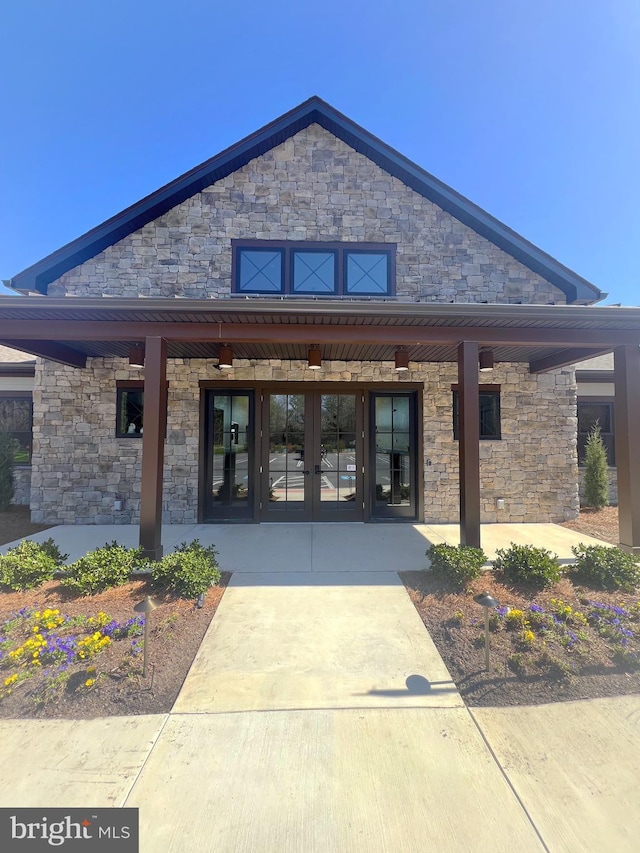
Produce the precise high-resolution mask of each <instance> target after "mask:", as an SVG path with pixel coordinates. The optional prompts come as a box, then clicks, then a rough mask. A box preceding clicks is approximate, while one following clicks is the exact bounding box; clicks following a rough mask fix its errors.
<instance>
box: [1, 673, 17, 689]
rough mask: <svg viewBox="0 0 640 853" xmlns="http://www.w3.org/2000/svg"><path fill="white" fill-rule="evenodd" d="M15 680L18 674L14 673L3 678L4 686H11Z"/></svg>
mask: <svg viewBox="0 0 640 853" xmlns="http://www.w3.org/2000/svg"><path fill="white" fill-rule="evenodd" d="M17 680H18V673H17V672H14V674H13V675H10V676H9V678H5V680H4V686H5V687H8V686H9V685H10V684H13V683H14V682H15V681H17Z"/></svg>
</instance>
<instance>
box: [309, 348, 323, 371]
mask: <svg viewBox="0 0 640 853" xmlns="http://www.w3.org/2000/svg"><path fill="white" fill-rule="evenodd" d="M307 366H308V368H309V370H320V368H321V367H322V353H321V352H320V347H319V346H318V345H317V344H313V346H310V347H309V351H308V353H307Z"/></svg>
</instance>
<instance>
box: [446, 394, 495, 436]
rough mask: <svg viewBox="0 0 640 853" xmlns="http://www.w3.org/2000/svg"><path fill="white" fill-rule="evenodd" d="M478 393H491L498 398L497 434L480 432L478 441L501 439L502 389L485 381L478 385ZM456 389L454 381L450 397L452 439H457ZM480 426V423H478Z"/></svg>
mask: <svg viewBox="0 0 640 853" xmlns="http://www.w3.org/2000/svg"><path fill="white" fill-rule="evenodd" d="M478 389H479V394H480V396H482V394H485V395H492V396H494V397H496V398H497V400H498V434H497V435H482V433H480V441H502V403H501V398H502V390H501V386H500V385H488V384H486V383H482V384H481V385H478ZM458 391H459V386H458V383H457V382H456V383H454V384H452V385H451V392H452V399H451V417H452V427H453V440H454V441H459V440H460V438H459V423H458V417H457V414H458V403H457V401H458ZM479 426H480V427H481V426H482V423H480V425H479Z"/></svg>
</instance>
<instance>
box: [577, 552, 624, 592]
mask: <svg viewBox="0 0 640 853" xmlns="http://www.w3.org/2000/svg"><path fill="white" fill-rule="evenodd" d="M571 550H572V551H573V553H574V555H575V558H576V565H575V570H574V571H575V575H576V578H577V580H579V581H580V582H581V583H586V584H587V585H588V586H593V587H595V588H596V589H621V590H623V591H624V592H633V591H634V590H635V589H637V588H638V586H640V565H638V563H637V561H636V559H635V558H634V557H632V556H631V554H627V553H625V552H624V551H622V550H621V549H620V548H613V547H611V548H608V547H607V546H606V545H583V544H582V543H581V544H580V545H575V546H574V547H573V548H572V549H571Z"/></svg>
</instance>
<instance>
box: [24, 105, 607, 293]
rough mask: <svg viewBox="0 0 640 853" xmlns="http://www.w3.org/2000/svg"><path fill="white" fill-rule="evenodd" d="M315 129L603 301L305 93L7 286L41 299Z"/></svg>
mask: <svg viewBox="0 0 640 853" xmlns="http://www.w3.org/2000/svg"><path fill="white" fill-rule="evenodd" d="M314 123H317V124H319V125H320V126H321V127H323V128H324V129H325V130H327V131H329V132H330V133H332V134H333V135H334V136H336V137H337V138H339V139H341V140H342V141H343V142H345V143H346V144H347V145H349V146H350V147H351V148H353V149H354V150H356V151H358V152H359V153H361V154H363V155H364V156H365V157H367V158H368V159H369V160H371V161H372V162H374V163H376V164H377V165H378V166H380V167H381V168H382V169H384V170H385V171H386V172H388V173H390V174H392V175H393V176H394V177H396V178H398V179H399V180H400V181H402V182H403V183H404V184H406V185H407V186H409V187H411V189H413V190H414V191H416V192H418V193H420V194H421V195H423V196H424V197H425V198H428V199H429V200H430V201H432V202H434V203H435V204H437V205H438V206H439V207H441V208H443V209H444V210H446V211H447V212H448V213H450V214H451V215H452V216H454V217H455V218H456V219H458V220H460V221H461V222H463V223H464V224H465V225H467V226H468V227H470V228H472V229H473V230H474V231H476V232H477V233H478V234H481V235H482V236H483V237H485V238H486V239H488V240H490V241H491V242H492V243H494V244H495V245H497V246H498V247H499V248H501V249H502V250H503V251H505V252H507V253H508V254H510V255H511V256H512V257H514V258H516V260H518V261H520V263H522V264H524V265H525V266H527V267H528V268H529V269H531V270H533V271H534V272H536V273H538V274H539V275H541V276H542V277H543V278H545V279H546V280H547V281H549V282H551V283H552V284H554V285H555V286H556V287H558V288H559V289H560V290H562V291H563V292H564V293H565V295H566V297H567V300H568V301H569V302H576V301H577V302H593V301H597V300H599V299H602V298H603V297H604V295H605V294H603V293H602V292H601V291H600V290H599V289H598V288H597V287H595V286H594V285H593V284H591V283H590V282H588V281H586V280H585V279H584V278H582V277H581V276H579V275H577V274H576V273H574V272H572V271H571V270H569V269H568V268H567V267H565V266H564V265H563V264H561V263H559V262H558V261H556V260H555V259H554V258H552V257H551V256H550V255H548V254H547V253H546V252H543V251H542V250H541V249H539V248H538V247H536V246H534V245H533V244H532V243H530V242H529V241H528V240H525V239H524V238H523V237H521V236H520V235H519V234H517V233H516V232H515V231H513V230H511V229H510V228H509V227H508V226H506V225H504V224H503V223H502V222H500V221H499V220H497V219H495V218H494V217H493V216H491V215H490V214H489V213H487V212H486V211H484V210H483V209H482V208H480V207H478V206H477V205H476V204H474V203H473V202H471V201H469V199H467V198H465V197H464V196H462V195H461V194H460V193H458V192H456V190H454V189H452V188H451V187H449V186H447V185H446V184H444V183H442V181H440V180H438V179H437V178H436V177H434V176H433V175H431V174H429V173H428V172H426V171H425V170H424V169H422V168H421V167H420V166H418V165H416V164H415V163H414V162H412V161H411V160H409V159H408V158H407V157H405V156H404V155H403V154H401V153H400V152H398V151H396V150H395V149H393V148H391V146H389V145H387V144H386V143H385V142H383V141H382V140H380V139H378V137H376V136H374V135H373V134H372V133H370V132H369V131H367V130H365V129H364V128H363V127H361V126H360V125H358V124H356V123H355V122H354V121H352V120H351V119H350V118H348V117H347V116H345V115H344V114H343V113H341V112H339V111H338V110H337V109H336V108H335V107H333V106H332V105H331V104H329V103H328V102H327V101H324V100H323V99H322V98H321V97H320V96H318V95H312V96H311V97H310V98H307V100H306V101H303V102H302V103H301V104H298V106H296V107H294V108H293V109H291V110H289V111H288V112H287V113H284V114H283V115H281V116H279V117H278V118H276V119H274V120H273V121H271V122H269V123H268V124H266V125H265V126H264V127H262V128H260V129H259V130H256V131H254V132H253V133H251V134H249V136H246V137H244V139H241V140H240V141H239V142H237V143H235V144H233V145H231V146H230V147H229V148H226V149H225V150H224V151H222V152H220V154H217V155H216V156H214V157H212V158H210V159H209V160H206V161H205V162H204V163H201V164H200V165H199V166H196V167H194V168H193V169H191V170H189V171H188V172H186V173H185V174H183V175H181V176H180V177H178V178H176V179H175V180H173V181H171V182H170V183H168V184H166V185H165V186H163V187H161V188H160V189H158V190H156V191H155V192H153V193H151V194H150V195H148V196H146V197H145V198H143V199H141V200H140V201H138V202H136V203H135V204H133V205H131V206H130V207H128V208H126V209H125V210H123V211H121V212H120V213H118V214H116V215H115V216H113V217H111V218H110V219H108V220H106V221H105V222H103V223H102V224H101V225H98V226H97V227H95V228H93V229H91V230H90V231H88V232H87V233H86V234H83V235H82V236H81V237H78V238H77V239H76V240H73V241H71V242H70V243H68V244H66V245H65V246H62V247H61V248H60V249H58V250H56V251H55V252H52V253H51V254H50V255H48V256H47V257H45V258H43V259H42V260H41V261H38V262H37V263H36V264H33V265H32V266H30V267H28V268H27V269H26V270H24V271H22V272H20V273H18V274H17V275H16V276H14V278H13V280H12V282H11V284H12V287H14V288H15V289H17V290H23V291H39V292H40V293H46V292H47V287H48V285H49V284H50V283H51V282H52V281H55V280H56V279H57V278H59V277H60V276H61V275H63V274H64V273H65V272H67V271H68V270H70V269H73V268H74V267H76V266H79V265H80V264H81V263H83V262H84V261H86V260H89V259H90V258H92V257H95V255H97V254H99V253H100V252H101V251H103V250H104V249H106V248H107V247H108V246H111V245H113V244H114V243H117V242H118V241H119V240H122V239H123V238H124V237H126V236H128V235H129V234H131V233H133V232H134V231H137V230H139V229H140V228H142V227H143V226H144V225H146V224H147V223H148V222H151V221H153V220H154V219H157V218H158V217H159V216H162V215H163V214H164V213H166V212H167V211H169V210H171V209H172V208H173V207H176V206H177V205H178V204H180V203H182V202H183V201H185V200H186V199H188V198H191V197H192V196H193V195H195V194H196V193H198V192H201V191H202V190H203V189H204V188H205V187H207V186H210V185H211V184H212V183H215V182H216V181H219V180H221V179H222V178H224V177H226V176H227V175H229V174H231V173H233V172H235V171H237V170H238V169H240V168H241V167H242V166H244V165H246V163H248V162H249V161H250V160H252V159H254V158H255V157H258V156H260V155H261V154H264V153H265V152H266V151H269V150H270V149H272V148H275V147H276V146H277V145H280V144H282V142H284V141H285V140H286V139H289V138H290V137H291V136H294V135H295V134H296V133H298V132H299V131H300V130H303V129H304V128H306V127H309V126H310V125H311V124H314Z"/></svg>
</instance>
